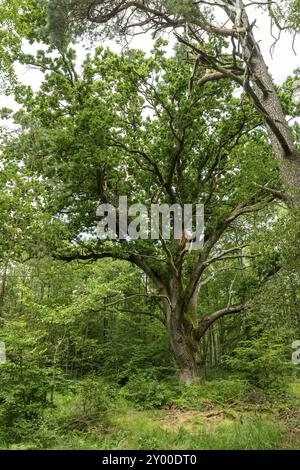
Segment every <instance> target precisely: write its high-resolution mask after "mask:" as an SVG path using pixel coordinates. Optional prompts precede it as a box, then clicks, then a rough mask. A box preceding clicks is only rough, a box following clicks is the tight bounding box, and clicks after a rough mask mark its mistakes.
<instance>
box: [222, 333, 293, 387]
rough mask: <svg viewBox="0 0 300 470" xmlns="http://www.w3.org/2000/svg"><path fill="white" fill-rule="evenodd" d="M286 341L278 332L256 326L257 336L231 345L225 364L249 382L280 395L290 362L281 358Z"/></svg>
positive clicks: (284, 385)
mask: <svg viewBox="0 0 300 470" xmlns="http://www.w3.org/2000/svg"><path fill="white" fill-rule="evenodd" d="M285 351H286V345H285V344H284V343H283V341H282V338H281V337H280V335H278V336H277V335H276V334H275V333H274V332H270V331H267V330H264V331H261V328H260V327H258V328H257V336H253V337H252V338H251V340H246V341H245V340H244V341H241V342H240V345H239V346H238V347H237V348H235V350H234V353H233V356H232V357H228V358H227V364H228V365H229V366H230V367H231V368H232V369H233V370H235V371H237V372H239V373H240V374H242V375H243V376H244V377H245V378H246V379H247V380H248V381H249V382H250V383H251V384H253V385H256V386H258V387H260V388H262V389H264V390H266V391H269V392H274V393H275V394H278V395H280V393H282V392H283V391H284V390H285V388H286V384H287V382H286V377H287V376H288V375H289V373H290V370H291V363H289V362H288V361H287V360H286V358H285Z"/></svg>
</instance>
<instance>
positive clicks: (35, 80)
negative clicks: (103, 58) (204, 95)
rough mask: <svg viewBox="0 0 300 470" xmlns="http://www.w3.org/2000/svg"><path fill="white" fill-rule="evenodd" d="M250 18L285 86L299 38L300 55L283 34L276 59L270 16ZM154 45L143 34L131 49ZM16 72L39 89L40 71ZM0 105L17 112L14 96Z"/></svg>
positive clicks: (297, 58) (298, 61) (0, 99)
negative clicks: (271, 50) (272, 50)
mask: <svg viewBox="0 0 300 470" xmlns="http://www.w3.org/2000/svg"><path fill="white" fill-rule="evenodd" d="M250 15H251V16H252V18H251V19H252V20H253V19H254V18H255V19H256V27H255V29H254V32H255V36H256V38H257V39H258V40H259V41H260V47H261V50H262V52H263V55H264V57H265V60H266V62H267V64H268V66H269V69H270V71H271V74H272V76H273V77H274V79H275V82H276V83H278V84H281V83H283V82H284V81H285V80H286V78H287V77H288V76H289V75H291V74H292V73H293V71H294V70H295V69H296V68H299V67H300V38H299V37H298V38H297V40H296V41H295V44H294V49H295V51H296V53H297V54H296V55H295V53H294V52H293V50H292V37H291V35H289V34H287V33H284V34H282V36H281V39H280V41H278V43H277V45H276V47H275V50H274V53H273V56H271V54H270V47H271V45H272V44H273V42H274V39H273V38H272V37H271V34H270V23H269V20H268V17H267V15H264V14H263V13H262V12H261V10H259V11H252V12H251V13H250ZM170 39H172V36H170ZM105 44H106V45H108V46H109V47H110V48H111V49H113V50H115V51H120V50H121V46H119V45H117V44H116V43H113V42H106V43H105ZM152 44H153V43H152V40H151V36H150V35H144V36H142V35H139V36H137V37H135V38H133V40H132V42H131V47H133V48H139V49H143V50H144V51H145V52H149V51H150V50H151V48H152ZM97 45H98V44H97ZM94 46H95V44H94ZM76 49H77V54H78V63H79V64H80V63H81V62H82V61H83V59H84V57H85V54H86V52H87V49H86V47H83V46H78V47H77V48H76ZM90 50H91V51H92V50H93V47H91V48H90ZM31 51H32V49H31ZM31 51H26V52H31ZM16 71H17V74H18V77H19V79H20V80H21V81H22V82H23V83H24V84H27V85H30V86H32V87H33V88H34V89H35V90H37V89H38V88H39V85H40V83H41V80H42V74H41V73H40V72H39V71H37V70H34V69H30V68H28V67H27V68H25V67H23V66H17V67H16ZM0 103H1V104H0V107H9V108H12V109H17V108H16V104H15V103H14V100H13V98H12V97H9V96H3V95H2V96H0Z"/></svg>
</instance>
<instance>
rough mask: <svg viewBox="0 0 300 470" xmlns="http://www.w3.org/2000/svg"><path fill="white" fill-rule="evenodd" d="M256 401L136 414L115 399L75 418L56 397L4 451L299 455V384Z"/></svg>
mask: <svg viewBox="0 0 300 470" xmlns="http://www.w3.org/2000/svg"><path fill="white" fill-rule="evenodd" d="M261 398H262V397H260V395H259V393H257V392H256V396H255V400H254V399H253V397H252V399H251V400H249V401H248V402H245V401H239V400H237V401H231V402H230V403H228V402H227V403H225V402H223V403H221V402H219V401H217V400H214V401H213V400H212V399H207V398H206V399H203V400H202V402H201V407H200V406H198V407H195V408H193V407H188V406H184V405H182V404H172V405H170V406H168V407H165V408H161V409H153V408H152V409H142V408H139V407H134V406H132V403H130V402H128V401H122V400H121V401H120V402H118V403H115V404H112V406H111V407H110V408H108V409H107V410H106V411H105V412H103V413H102V412H100V413H95V414H93V413H92V412H91V409H86V410H85V413H82V412H80V413H78V410H79V407H78V403H77V402H76V401H74V396H72V394H70V395H61V396H58V399H57V402H56V404H55V407H54V408H53V409H52V410H51V409H50V410H48V411H47V413H46V417H45V420H44V421H43V423H42V424H41V425H40V426H39V428H38V429H36V431H32V433H31V435H30V437H28V438H24V439H22V442H21V443H16V444H10V445H9V446H8V447H6V448H9V449H12V450H23V449H34V450H37V449H50V450H54V449H58V450H63V449H66V450H77V449H78V450H84V449H87V450H135V449H141V450H150V449H151V450H159V449H162V450H196V449H197V450H275V449H289V450H292V449H297V450H299V449H300V381H299V380H298V381H295V382H293V383H291V384H290V388H289V397H288V400H287V401H284V400H282V401H280V400H274V401H264V400H262V399H261ZM255 401H256V402H255ZM259 401H261V402H260V403H259Z"/></svg>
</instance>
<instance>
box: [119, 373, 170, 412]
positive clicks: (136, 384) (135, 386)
mask: <svg viewBox="0 0 300 470" xmlns="http://www.w3.org/2000/svg"><path fill="white" fill-rule="evenodd" d="M175 393H176V389H175V390H174V389H173V388H172V385H171V383H168V382H162V381H159V380H157V378H155V377H154V376H153V372H152V373H151V372H142V371H141V372H140V373H138V374H136V375H134V376H133V377H130V378H129V381H128V383H127V384H126V385H124V387H122V389H121V391H120V395H121V396H122V397H124V398H125V399H126V400H128V401H131V402H132V403H134V404H135V405H136V406H137V408H138V409H145V410H146V409H151V408H163V407H166V406H167V405H170V404H171V403H172V402H173V401H174V395H175Z"/></svg>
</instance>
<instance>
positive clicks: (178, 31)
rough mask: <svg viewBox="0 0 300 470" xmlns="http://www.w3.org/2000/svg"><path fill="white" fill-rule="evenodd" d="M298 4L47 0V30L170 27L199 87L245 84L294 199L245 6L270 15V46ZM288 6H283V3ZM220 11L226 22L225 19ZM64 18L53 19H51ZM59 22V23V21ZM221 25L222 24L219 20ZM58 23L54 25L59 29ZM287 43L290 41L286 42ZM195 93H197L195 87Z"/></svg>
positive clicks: (285, 135)
mask: <svg viewBox="0 0 300 470" xmlns="http://www.w3.org/2000/svg"><path fill="white" fill-rule="evenodd" d="M297 3H298V2H292V3H291V4H290V5H288V6H287V5H286V4H285V2H275V5H274V2H266V3H264V4H262V3H261V2H256V1H250V2H248V3H247V5H246V4H245V3H244V2H243V1H242V0H218V1H217V2H209V1H208V2H207V1H205V2H202V1H200V2H197V3H194V2H190V1H186V0H182V1H178V2H165V1H163V2H162V1H158V0H147V1H143V2H141V1H133V2H132V1H123V0H120V1H118V2H111V1H110V0H101V1H96V2H94V1H93V2H90V1H85V0H78V1H77V0H70V1H66V2H63V3H61V2H57V1H56V0H50V1H49V2H48V8H49V20H50V29H51V31H52V32H54V35H55V37H56V38H58V41H60V42H61V41H63V39H62V38H63V35H64V34H65V33H66V32H67V33H68V31H69V32H71V31H72V34H73V33H74V31H75V32H76V31H78V33H82V31H83V29H84V27H83V24H82V21H83V20H84V19H85V20H87V24H88V23H91V24H93V25H96V26H99V25H108V28H109V31H110V32H111V31H115V32H117V31H118V32H119V34H121V35H125V36H130V35H131V34H135V33H136V32H137V31H139V32H140V31H141V30H142V31H147V30H149V29H150V30H153V31H154V32H155V33H159V32H161V31H164V30H170V29H171V30H173V31H174V33H175V36H176V37H177V39H178V40H179V41H180V42H182V43H184V44H185V45H186V46H187V47H188V48H189V49H190V51H191V53H192V54H193V55H194V57H195V59H194V60H195V69H197V67H198V65H199V64H202V65H204V66H205V68H206V71H205V69H202V70H203V72H202V77H201V79H200V80H198V86H199V87H203V86H204V85H205V84H206V83H207V82H208V81H211V80H224V79H229V80H233V81H234V82H235V83H237V84H238V85H239V86H240V87H241V88H243V89H244V91H245V93H246V94H247V95H248V96H249V98H250V100H251V102H252V103H253V104H254V106H255V107H256V109H257V110H258V112H259V114H260V115H261V118H262V119H263V121H264V123H265V126H266V129H267V131H268V135H269V138H270V140H271V143H272V147H273V150H274V154H275V155H276V157H277V160H278V164H279V166H280V169H281V175H282V178H283V181H284V182H285V184H286V186H287V188H288V190H289V192H290V204H292V205H294V204H298V202H296V201H298V196H296V194H298V193H299V188H300V158H299V151H298V147H297V145H296V144H295V142H294V139H293V136H292V133H291V130H290V127H289V125H288V122H287V119H286V116H285V114H284V111H283V109H282V105H281V102H280V99H279V96H278V93H277V90H276V87H275V86H274V83H273V80H272V77H271V75H270V73H269V71H268V67H267V65H266V62H265V59H264V57H263V55H262V53H261V50H260V46H259V43H258V41H257V40H256V39H255V34H254V28H255V23H256V21H254V22H251V20H250V19H249V14H248V11H249V10H250V8H251V7H252V8H253V7H255V6H257V7H258V8H260V9H262V10H264V11H265V12H266V13H265V14H266V15H268V16H269V19H270V23H271V30H272V34H273V35H274V45H275V43H276V42H277V40H278V39H279V37H280V34H281V31H282V30H284V29H288V30H291V29H292V30H293V31H294V33H295V34H296V33H297V31H298V30H297V15H295V16H294V14H293V12H295V11H297ZM286 6H287V8H285V7H286ZM224 15H225V21H224ZM57 16H60V17H61V18H64V19H63V20H61V21H60V22H56V21H55V18H56V17H57ZM62 22H63V24H62ZM224 24H226V27H224V26H223V25H224ZM58 26H59V28H58ZM207 38H210V39H211V40H214V39H217V38H218V39H219V40H217V41H216V43H215V44H214V47H212V48H210V47H207V44H206V43H207ZM291 42H292V41H291ZM229 48H230V49H229ZM199 93H201V91H200V89H199Z"/></svg>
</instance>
